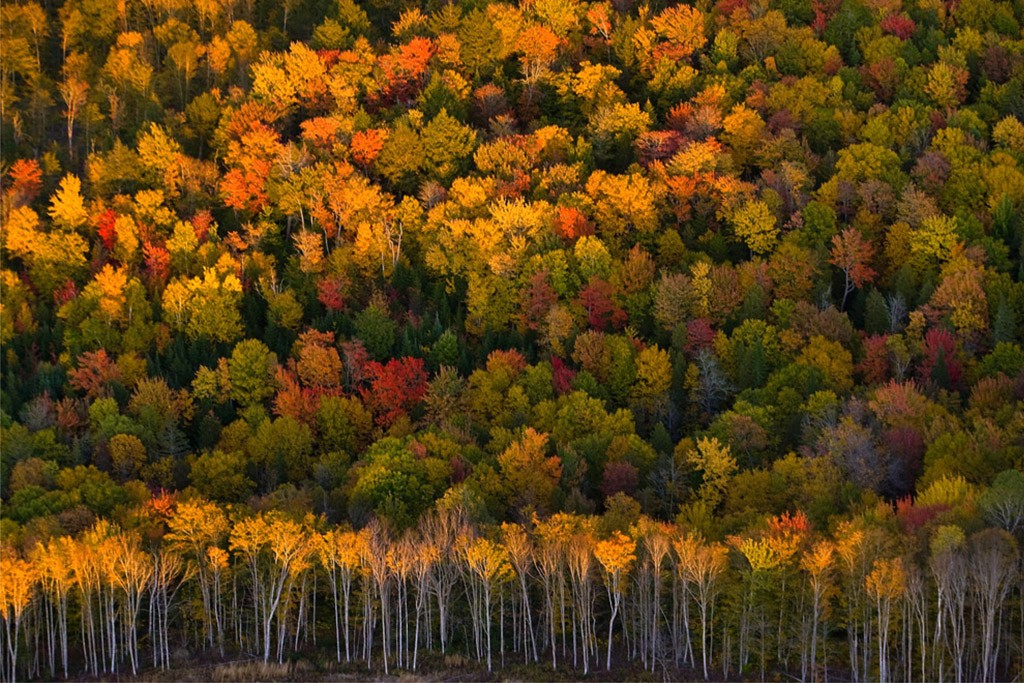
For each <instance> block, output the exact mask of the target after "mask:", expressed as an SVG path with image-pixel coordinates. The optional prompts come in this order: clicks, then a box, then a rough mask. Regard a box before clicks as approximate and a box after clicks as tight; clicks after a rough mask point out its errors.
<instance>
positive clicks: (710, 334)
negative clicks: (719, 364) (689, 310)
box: [683, 318, 715, 355]
mask: <svg viewBox="0 0 1024 683" xmlns="http://www.w3.org/2000/svg"><path fill="white" fill-rule="evenodd" d="M714 343H715V331H714V330H713V329H712V328H711V321H710V320H708V319H707V318H694V319H693V320H688V321H686V346H685V347H683V348H684V350H685V351H686V353H687V354H688V355H695V354H696V353H697V352H698V351H700V350H701V349H709V348H711V347H712V345H714Z"/></svg>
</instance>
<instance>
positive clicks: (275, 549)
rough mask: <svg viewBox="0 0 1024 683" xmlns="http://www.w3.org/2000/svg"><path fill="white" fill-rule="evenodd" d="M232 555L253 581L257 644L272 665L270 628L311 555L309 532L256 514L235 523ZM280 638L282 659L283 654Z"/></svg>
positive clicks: (270, 516)
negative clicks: (242, 561) (243, 563)
mask: <svg viewBox="0 0 1024 683" xmlns="http://www.w3.org/2000/svg"><path fill="white" fill-rule="evenodd" d="M229 543H230V548H231V550H232V552H235V553H238V554H239V555H241V556H242V557H243V558H244V559H245V561H246V563H247V564H248V566H249V571H250V575H251V577H252V591H253V604H254V609H255V613H256V624H257V627H258V628H260V629H261V630H262V633H258V634H257V641H256V642H257V643H258V644H262V646H263V661H264V662H268V661H270V644H271V625H272V624H273V621H274V618H275V617H276V616H277V611H278V609H279V608H280V606H281V600H282V598H283V597H284V595H285V588H287V587H288V586H289V580H290V579H292V578H293V575H297V574H299V573H300V572H301V571H302V570H303V569H304V567H305V561H306V557H307V554H308V551H309V537H308V534H307V533H306V529H305V528H303V526H302V525H301V524H299V523H297V522H293V521H291V520H288V519H284V518H283V517H281V516H280V515H276V514H266V515H265V514H262V513H261V514H257V515H255V516H253V517H247V518H245V519H242V520H240V521H238V522H236V523H235V525H234V527H233V528H232V529H231V536H230V539H229ZM281 640H282V638H281V634H279V635H278V648H279V649H278V652H279V657H280V656H281V655H282V654H283V652H282V648H283V643H282V642H281Z"/></svg>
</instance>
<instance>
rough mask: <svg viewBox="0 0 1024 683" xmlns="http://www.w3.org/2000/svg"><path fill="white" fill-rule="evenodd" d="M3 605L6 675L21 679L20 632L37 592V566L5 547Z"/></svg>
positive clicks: (0, 585)
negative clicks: (19, 662)
mask: <svg viewBox="0 0 1024 683" xmlns="http://www.w3.org/2000/svg"><path fill="white" fill-rule="evenodd" d="M0 577H3V578H2V579H0V608H2V609H3V620H4V636H5V641H6V643H7V666H8V667H9V668H8V669H7V671H6V672H5V673H6V674H7V675H6V676H5V677H6V678H7V680H9V681H15V680H17V678H18V635H19V633H20V631H21V620H22V617H23V616H24V614H25V610H26V609H27V608H28V606H29V603H30V602H32V598H33V597H34V596H35V592H36V581H37V578H38V573H37V569H36V567H35V566H34V565H33V564H32V563H31V562H28V561H26V560H23V559H21V558H20V557H18V556H17V555H16V554H15V553H14V551H13V550H11V549H9V548H5V549H4V550H3V552H2V554H0Z"/></svg>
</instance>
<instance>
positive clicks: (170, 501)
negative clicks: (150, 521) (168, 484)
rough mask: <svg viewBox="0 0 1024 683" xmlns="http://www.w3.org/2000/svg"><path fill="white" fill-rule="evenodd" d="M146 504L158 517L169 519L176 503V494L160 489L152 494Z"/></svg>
mask: <svg viewBox="0 0 1024 683" xmlns="http://www.w3.org/2000/svg"><path fill="white" fill-rule="evenodd" d="M146 504H147V506H148V507H149V509H151V510H152V511H153V512H155V513H156V514H157V515H158V516H159V517H162V518H164V519H170V518H171V517H172V516H173V515H174V510H175V506H177V504H178V494H177V493H176V492H170V491H165V490H164V489H160V490H159V491H157V492H156V493H154V494H153V495H152V497H151V498H150V499H149V500H148V501H147V503H146Z"/></svg>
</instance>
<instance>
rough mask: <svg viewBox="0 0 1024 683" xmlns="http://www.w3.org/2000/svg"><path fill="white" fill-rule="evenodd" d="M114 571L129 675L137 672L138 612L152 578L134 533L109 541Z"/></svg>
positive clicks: (149, 564)
mask: <svg viewBox="0 0 1024 683" xmlns="http://www.w3.org/2000/svg"><path fill="white" fill-rule="evenodd" d="M111 540H112V543H111V549H112V550H113V557H112V560H113V571H112V572H111V580H112V581H111V582H112V583H113V585H114V586H115V587H117V588H118V589H119V590H120V592H121V601H122V602H121V607H122V614H123V619H124V624H123V626H124V628H125V630H126V635H127V638H126V639H125V649H127V650H128V653H127V654H128V660H129V662H130V663H131V666H132V675H133V676H134V675H136V674H137V673H138V670H139V636H138V630H137V627H138V622H139V611H140V609H141V608H142V598H143V595H144V594H145V591H146V587H147V586H148V585H149V582H150V579H151V578H152V576H153V559H152V558H151V557H150V556H149V554H148V553H146V552H143V551H142V549H141V548H140V547H139V536H138V533H137V532H133V531H122V532H120V533H118V534H116V535H114V536H113V537H112V539H111Z"/></svg>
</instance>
